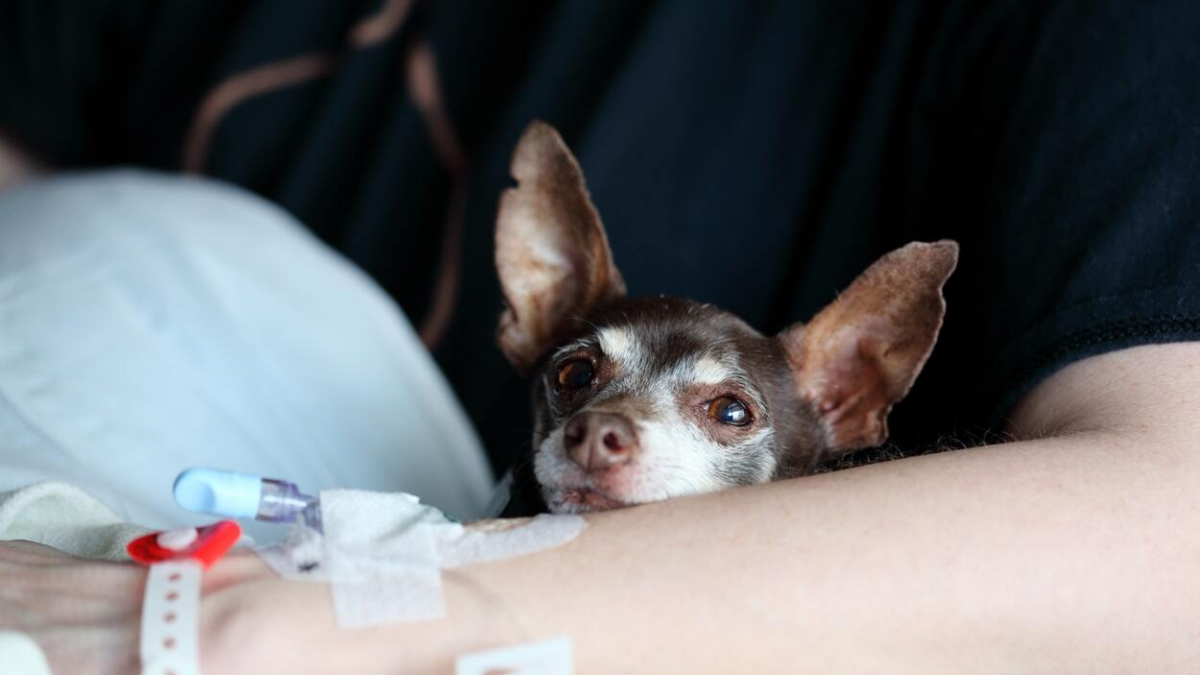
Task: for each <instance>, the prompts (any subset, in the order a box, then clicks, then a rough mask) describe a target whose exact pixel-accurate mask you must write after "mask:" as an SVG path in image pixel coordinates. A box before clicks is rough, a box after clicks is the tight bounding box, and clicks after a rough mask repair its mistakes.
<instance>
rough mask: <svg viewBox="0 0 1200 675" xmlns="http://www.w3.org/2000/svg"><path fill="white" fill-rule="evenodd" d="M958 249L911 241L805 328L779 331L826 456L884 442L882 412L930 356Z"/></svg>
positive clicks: (951, 244)
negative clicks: (818, 428) (819, 430)
mask: <svg viewBox="0 0 1200 675" xmlns="http://www.w3.org/2000/svg"><path fill="white" fill-rule="evenodd" d="M957 263H958V244H956V243H955V242H953V241H948V240H945V241H939V242H935V243H932V244H924V243H916V242H914V243H912V244H909V245H907V246H905V247H903V248H901V249H898V250H895V251H892V252H891V253H889V254H887V255H885V256H884V257H882V258H880V259H879V261H877V262H876V263H875V264H874V265H871V267H869V268H867V271H865V272H863V273H862V274H861V275H859V277H858V278H857V279H855V280H854V283H853V284H851V285H850V287H849V288H847V289H846V290H845V291H844V292H843V293H842V294H841V295H839V296H838V298H837V299H836V300H835V301H834V302H833V303H832V304H830V305H829V306H828V307H826V308H825V309H823V310H821V312H820V313H819V314H817V315H816V316H815V317H814V318H813V320H812V321H811V322H809V323H808V324H807V325H803V324H797V325H795V326H792V327H791V328H788V329H787V330H785V331H784V332H783V333H781V334H780V336H779V339H780V340H781V341H782V342H783V346H784V351H785V353H786V354H787V357H788V362H789V365H790V366H791V369H792V374H793V377H794V380H795V382H796V387H797V389H798V393H799V395H800V397H801V399H803V400H805V401H808V402H810V403H811V404H812V406H813V409H814V411H815V412H816V413H817V415H818V417H819V419H820V420H821V424H822V425H823V426H824V432H825V440H826V452H827V453H828V454H829V455H832V454H833V453H837V452H846V451H850V450H857V449H859V448H869V447H873V446H876V445H880V444H881V443H883V442H884V440H886V439H887V415H888V412H889V411H890V410H891V409H892V405H893V404H895V403H896V402H897V401H899V400H900V399H902V398H904V396H905V395H906V394H908V390H909V388H911V387H912V384H913V382H914V381H915V380H916V379H917V375H918V374H919V373H920V372H921V367H922V366H924V365H925V360H926V359H927V358H929V353H930V352H931V351H933V345H934V343H935V342H936V341H937V336H938V331H939V330H940V329H941V327H942V317H943V315H944V314H945V312H946V303H945V300H944V299H943V298H942V286H943V285H944V284H945V283H946V280H947V279H948V278H949V277H950V274H951V273H952V272H954V267H955V265H957Z"/></svg>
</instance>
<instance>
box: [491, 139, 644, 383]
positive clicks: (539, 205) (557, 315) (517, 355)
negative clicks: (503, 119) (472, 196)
mask: <svg viewBox="0 0 1200 675" xmlns="http://www.w3.org/2000/svg"><path fill="white" fill-rule="evenodd" d="M509 170H510V171H511V172H512V176H513V178H515V179H517V183H518V185H517V187H515V188H510V189H508V190H505V192H504V196H503V197H502V198H501V200H500V213H499V216H498V217H497V219H496V270H497V271H498V272H499V273H500V285H501V287H502V288H503V290H504V300H505V302H506V303H507V305H508V308H507V309H506V310H505V311H504V313H503V314H502V315H501V316H500V327H499V329H498V331H497V335H496V337H497V340H498V341H499V343H500V348H501V349H502V350H503V351H504V355H505V356H506V357H508V360H509V362H510V363H512V364H513V366H515V367H516V368H517V370H519V371H521V373H522V374H525V373H528V371H529V370H530V369H531V368H532V367H533V366H534V365H535V364H536V363H537V362H538V360H540V359H541V358H542V357H543V356H544V355H545V354H546V352H548V351H549V350H550V349H551V348H552V347H553V346H554V345H555V344H557V343H558V342H559V341H560V340H561V339H562V338H563V337H564V335H565V333H567V332H569V331H570V330H571V328H572V321H573V320H577V319H581V318H583V317H584V316H586V315H587V314H588V313H590V312H591V310H592V309H594V308H595V307H596V306H597V305H599V304H601V303H603V302H605V301H608V300H612V299H616V298H619V297H621V296H624V295H625V281H624V280H623V279H622V278H621V273H620V272H618V271H617V268H616V266H615V265H614V264H613V259H612V252H611V251H610V250H609V248H608V238H607V237H606V236H605V234H604V226H603V225H602V224H601V223H600V215H599V214H598V213H597V212H596V207H595V206H594V205H592V199H591V197H590V196H589V195H588V191H587V186H586V185H584V182H583V172H582V171H581V170H580V168H579V163H578V162H576V161H575V157H574V156H572V155H571V151H570V150H568V149H567V145H566V143H563V140H562V138H561V137H560V136H559V135H558V132H557V131H555V130H554V128H553V127H551V126H550V125H548V124H546V123H544V122H533V123H531V124H530V125H529V127H528V128H526V129H525V133H524V134H522V136H521V140H520V142H519V143H518V144H517V149H516V151H515V152H514V153H513V158H512V164H511V165H510V167H509Z"/></svg>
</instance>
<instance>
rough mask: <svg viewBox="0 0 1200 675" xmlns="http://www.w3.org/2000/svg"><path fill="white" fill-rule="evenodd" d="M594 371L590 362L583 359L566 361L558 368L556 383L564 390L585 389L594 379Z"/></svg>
mask: <svg viewBox="0 0 1200 675" xmlns="http://www.w3.org/2000/svg"><path fill="white" fill-rule="evenodd" d="M595 375H596V370H595V368H593V367H592V362H591V361H587V360H584V359H574V360H572V361H567V362H566V363H564V364H562V365H561V366H559V367H558V383H559V384H560V385H562V387H563V388H565V389H580V388H582V387H586V386H588V385H589V384H591V382H592V378H593V377H595Z"/></svg>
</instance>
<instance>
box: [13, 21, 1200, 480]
mask: <svg viewBox="0 0 1200 675" xmlns="http://www.w3.org/2000/svg"><path fill="white" fill-rule="evenodd" d="M1198 36H1200V4H1198V3H1196V2H1195V0H1161V1H1158V2H1137V3H1135V2H1130V1H1129V0H1079V1H1077V2H1071V1H1067V0H1028V1H1024V2H980V1H978V0H963V1H955V0H895V1H893V2H875V1H873V0H779V1H778V2H709V3H701V2H696V1H695V0H659V1H657V2H647V1H646V0H605V1H604V2H596V1H594V0H571V1H563V2H546V1H542V2H522V3H517V2H509V1H507V0H504V1H499V2H478V1H476V0H447V1H445V2H428V3H423V2H415V1H414V2H411V3H409V2H405V1H389V2H380V1H379V0H370V1H368V0H364V1H362V2H325V1H324V0H312V1H310V2H300V1H299V0H272V1H259V2H242V1H229V2H203V3H195V2H174V3H171V2H162V1H161V0H144V1H139V2H135V1H133V0H121V1H119V2H117V1H114V2H110V3H100V2H96V3H74V2H55V1H52V0H25V1H18V0H10V1H9V2H5V3H2V4H0V129H4V130H6V131H7V133H8V134H9V135H10V136H12V137H14V138H15V139H16V140H18V141H19V142H21V143H22V144H24V145H25V146H26V147H28V148H29V149H31V150H32V151H34V152H35V153H36V154H39V155H41V156H42V157H43V158H45V159H46V160H48V161H49V162H51V163H52V164H55V165H58V166H62V167H77V166H95V165H108V164H116V163H131V164H139V165H146V166H152V167H159V168H163V169H167V170H192V171H199V172H202V173H205V174H208V175H212V176H215V177H219V178H224V179H228V180H231V181H234V182H237V183H240V184H242V185H244V186H246V187H248V188H250V189H252V190H254V191H256V192H258V193H260V194H262V195H263V196H265V197H267V198H269V199H271V200H274V201H276V202H278V203H279V204H281V205H282V206H283V207H285V208H287V209H288V210H289V211H291V212H292V213H294V214H295V215H296V216H297V217H298V218H299V219H300V220H301V221H303V222H304V223H305V224H306V225H308V226H309V227H311V228H312V229H313V230H314V231H315V232H317V233H318V234H319V235H320V236H321V237H322V238H324V239H325V241H327V242H328V243H329V244H330V245H331V246H333V247H334V248H336V249H338V250H340V251H341V252H343V253H344V254H346V255H347V256H348V257H349V258H350V259H352V260H354V261H355V262H357V263H358V264H359V265H361V266H362V267H363V268H364V269H366V270H367V271H368V272H369V273H370V274H371V275H373V276H374V277H375V278H376V279H377V280H378V281H379V283H380V284H381V285H382V286H383V287H384V288H385V289H387V290H388V291H389V292H390V293H391V294H392V296H393V297H395V298H396V299H397V301H398V302H399V303H400V305H401V306H402V307H403V308H404V310H405V311H406V312H407V314H408V316H409V317H410V318H411V320H412V321H413V323H414V324H415V325H417V326H418V327H420V328H422V330H423V332H424V334H425V335H426V336H427V337H429V338H430V340H431V341H432V342H435V343H436V344H435V347H434V353H435V355H436V356H437V358H438V360H439V362H440V364H441V365H442V367H443V368H444V370H445V371H446V373H447V374H448V376H449V378H450V380H451V382H452V383H453V385H454V387H455V389H456V391H457V392H458V394H459V396H460V397H461V399H462V401H463V403H464V404H465V405H466V407H467V410H468V411H469V412H470V414H471V416H472V418H473V419H474V421H475V423H476V424H477V426H478V429H479V431H480V432H481V434H482V436H483V438H484V440H485V442H486V444H487V446H488V448H489V451H490V453H491V455H492V458H493V460H494V461H495V462H496V464H497V465H498V466H503V465H505V464H508V463H509V462H511V461H513V459H514V458H516V457H518V456H519V455H520V454H521V453H523V452H526V451H527V450H528V448H529V443H530V438H529V432H528V430H529V428H530V426H531V425H530V421H529V409H528V397H527V395H526V393H525V388H524V385H523V384H522V383H521V382H520V381H519V380H518V378H517V377H516V375H515V374H513V373H512V371H511V370H510V369H509V367H508V365H507V364H506V363H505V362H504V360H503V359H502V357H501V355H500V353H499V351H498V350H497V349H496V347H495V345H494V342H493V334H494V329H495V324H496V319H497V316H498V314H499V311H500V308H501V299H500V293H499V288H498V284H497V280H496V275H495V271H494V269H493V265H492V228H493V224H494V218H495V209H496V203H497V198H498V195H499V193H500V191H501V189H502V188H503V187H505V186H506V185H508V184H509V183H510V179H509V178H508V177H507V161H508V156H509V153H510V152H511V150H512V148H513V145H514V143H515V141H516V138H517V136H518V135H519V133H520V131H521V130H522V128H523V127H524V126H525V124H527V123H528V122H529V121H530V120H531V119H533V118H542V119H546V120H548V121H549V122H551V123H552V124H554V125H556V126H557V127H558V128H559V129H560V130H561V131H562V132H563V135H564V136H565V138H566V140H567V142H568V143H569V144H570V145H571V146H572V147H573V148H574V150H575V152H576V153H577V155H578V156H579V159H580V161H581V163H582V165H583V168H584V171H585V173H586V175H587V178H588V181H589V184H590V187H591V190H592V193H593V196H594V199H595V201H596V203H597V205H598V207H599V209H600V212H601V215H602V216H603V218H604V221H605V223H606V225H607V228H608V233H609V237H610V240H611V242H612V246H613V249H614V252H615V257H616V261H617V264H618V266H619V267H620V268H621V270H622V272H623V274H624V276H625V279H626V280H627V282H628V285H629V288H630V291H631V292H632V293H634V294H659V293H662V294H668V295H680V296H687V297H692V298H695V299H698V300H703V301H708V302H712V303H715V304H717V305H719V306H721V307H724V308H726V309H729V310H732V311H734V312H736V313H737V314H739V315H741V316H742V317H744V318H745V319H746V320H748V321H749V322H750V323H751V324H753V325H755V326H756V327H758V328H760V329H761V330H764V331H767V332H773V331H777V330H779V329H781V328H783V327H784V326H786V325H788V324H789V323H791V322H793V321H797V320H803V319H807V318H808V317H810V316H811V315H812V314H813V313H814V312H816V311H817V310H818V309H820V308H821V307H822V306H823V305H825V304H826V303H827V302H829V301H830V300H831V299H832V298H833V297H834V295H835V293H836V292H837V291H838V289H841V288H844V287H845V286H846V285H847V284H848V283H849V282H850V280H851V279H853V278H854V276H855V275H857V274H858V273H859V272H861V271H862V270H863V269H864V268H865V267H866V266H867V265H868V264H869V263H870V262H872V261H873V260H874V259H876V258H877V257H878V256H879V255H881V254H882V253H884V252H885V251H887V250H889V249H892V248H895V247H898V246H900V245H902V244H904V243H906V242H908V241H911V240H933V239H940V238H953V239H956V240H958V241H959V242H960V243H961V245H962V254H961V261H960V265H959V269H958V272H957V273H956V274H955V275H954V277H952V279H951V280H950V282H949V284H948V286H947V289H946V294H947V299H948V304H949V310H948V315H947V320H946V324H945V329H944V331H943V334H942V338H941V340H940V342H939V344H938V346H937V347H936V349H935V350H934V354H933V357H932V359H931V360H930V362H929V364H928V366H927V368H926V370H925V373H924V374H923V375H922V376H921V377H920V379H919V380H918V381H917V384H916V387H915V388H914V389H913V391H912V393H911V395H910V396H909V398H908V399H907V400H906V401H905V402H903V403H902V404H900V405H899V406H897V408H896V410H895V411H894V412H893V414H892V425H891V426H892V429H893V439H894V440H895V441H897V442H898V443H900V444H901V446H904V447H908V448H919V447H922V446H925V445H929V444H933V443H936V442H938V441H945V440H946V439H949V438H957V439H959V440H960V441H962V442H967V443H972V442H976V441H978V440H980V439H987V438H989V437H990V434H991V433H992V432H995V431H996V430H998V429H999V428H1000V425H1001V424H1002V422H1003V416H1004V415H1005V413H1006V412H1007V411H1008V410H1009V408H1010V407H1011V405H1012V404H1013V402H1014V401H1015V400H1016V399H1017V398H1018V397H1019V396H1020V395H1021V394H1022V393H1024V392H1026V391H1028V390H1029V389H1030V388H1031V387H1033V386H1034V385H1036V384H1037V382H1039V381H1040V380H1041V379H1042V378H1044V377H1045V376H1047V375H1048V374H1049V373H1051V372H1053V371H1054V370H1055V369H1058V368H1061V367H1062V366H1063V365H1065V364H1067V363H1069V362H1071V361H1074V360H1078V359H1080V358H1083V357H1086V356H1088V355H1092V354H1096V353H1099V352H1103V351H1108V350H1114V349H1120V348H1123V347H1128V346H1131V345H1137V344H1143V343H1152V342H1166V341H1178V340H1195V339H1197V338H1200V37H1198ZM298 310H302V308H298ZM403 414H409V415H419V414H421V412H420V411H412V410H409V411H404V412H403Z"/></svg>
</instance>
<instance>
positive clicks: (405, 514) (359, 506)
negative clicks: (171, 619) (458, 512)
mask: <svg viewBox="0 0 1200 675" xmlns="http://www.w3.org/2000/svg"><path fill="white" fill-rule="evenodd" d="M321 514H322V519H323V523H324V529H325V534H324V536H323V537H322V535H320V534H319V533H317V532H315V531H313V530H310V529H307V528H303V527H295V528H293V530H292V531H291V532H290V533H289V536H288V538H287V539H285V540H284V541H283V542H281V543H280V544H277V545H275V546H272V547H269V548H266V549H261V550H259V555H260V556H262V558H263V560H265V561H266V562H267V563H268V564H269V565H270V566H271V567H272V568H273V569H274V570H275V571H276V572H278V573H279V574H280V575H281V576H283V577H285V578H290V579H306V580H312V581H327V582H329V584H330V587H331V589H332V592H333V601H334V608H335V610H336V614H337V620H338V624H339V625H341V626H343V627H347V628H351V627H364V626H375V625H380V624H386V623H397V622H404V621H422V620H428V619H436V618H440V617H442V616H445V613H446V608H445V600H444V596H443V593H442V572H441V571H442V570H443V569H447V568H457V567H465V566H467V565H474V564H479V563H485V562H491V561H495V560H502V559H504V558H511V557H514V556H521V555H528V554H530V553H535V552H537V551H541V550H544V549H547V548H552V547H555V546H561V545H563V544H565V543H567V542H569V541H571V540H572V539H574V538H575V537H576V536H578V535H579V533H580V532H582V531H583V529H584V528H585V527H587V521H585V520H584V519H583V518H582V517H580V516H575V515H561V516H552V515H540V516H537V517H535V518H533V519H531V520H529V521H526V522H524V523H517V524H513V522H512V521H497V523H495V524H492V525H491V526H490V527H488V526H487V525H480V526H475V527H472V528H466V527H464V526H463V525H462V524H460V523H456V522H452V521H450V520H449V519H447V518H446V516H445V515H443V514H442V513H441V512H440V511H438V510H437V509H435V508H432V507H429V506H425V505H422V504H420V503H418V502H417V501H415V500H414V498H413V497H412V495H407V494H403V493H394V494H393V493H382V492H366V491H361V490H329V491H325V492H322V493H321Z"/></svg>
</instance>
